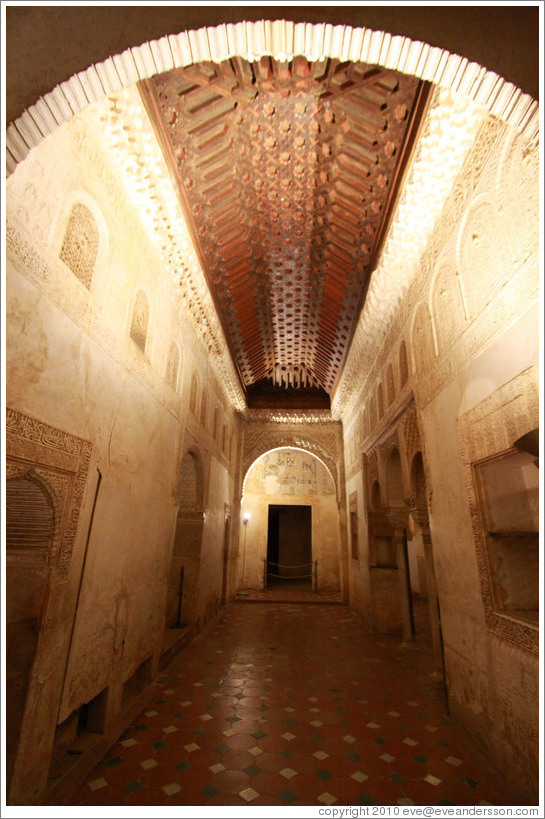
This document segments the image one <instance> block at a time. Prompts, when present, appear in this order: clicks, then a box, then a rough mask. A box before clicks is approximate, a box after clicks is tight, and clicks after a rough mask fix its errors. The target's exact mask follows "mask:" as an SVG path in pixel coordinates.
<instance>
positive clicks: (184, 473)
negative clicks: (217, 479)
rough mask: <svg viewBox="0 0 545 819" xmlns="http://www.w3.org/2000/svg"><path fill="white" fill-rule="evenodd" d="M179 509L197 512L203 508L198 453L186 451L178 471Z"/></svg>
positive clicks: (200, 464)
mask: <svg viewBox="0 0 545 819" xmlns="http://www.w3.org/2000/svg"><path fill="white" fill-rule="evenodd" d="M179 497H180V509H183V510H184V511H191V512H197V511H201V510H202V508H203V479H202V463H201V458H200V455H199V453H198V452H196V451H195V450H193V449H190V450H188V451H187V452H186V453H185V455H184V457H183V459H182V466H181V470H180V487H179Z"/></svg>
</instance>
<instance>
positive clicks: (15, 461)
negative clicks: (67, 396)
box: [6, 409, 92, 585]
mask: <svg viewBox="0 0 545 819" xmlns="http://www.w3.org/2000/svg"><path fill="white" fill-rule="evenodd" d="M91 451H92V445H91V444H90V443H89V442H88V441H85V440H83V439H82V438H78V437H76V436H75V435H71V434H70V433H68V432H65V431H64V430H60V429H57V428H55V427H51V426H49V425H48V424H44V423H43V422H42V421H38V420H37V419H35V418H31V417H29V416H28V415H24V414H22V413H20V412H16V411H15V410H12V409H8V410H7V413H6V461H7V464H8V467H7V468H8V474H10V475H11V476H13V475H16V474H21V473H24V472H28V471H30V470H32V471H33V472H35V473H36V474H37V475H39V477H40V478H41V480H43V481H44V482H45V483H46V485H47V486H48V487H49V488H50V491H51V492H52V494H53V495H54V497H55V500H56V509H57V514H58V517H59V520H58V521H56V524H58V525H56V531H57V533H58V539H55V542H54V544H53V552H52V555H51V566H52V570H53V582H54V583H55V584H56V585H61V584H64V583H66V581H67V579H68V572H69V568H70V561H71V557H72V551H73V548H74V542H75V538H76V532H77V527H78V521H79V515H80V509H81V505H82V503H83V497H84V492H85V484H86V481H87V473H88V469H89V462H90V458H91Z"/></svg>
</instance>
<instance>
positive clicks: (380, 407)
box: [377, 381, 384, 421]
mask: <svg viewBox="0 0 545 819" xmlns="http://www.w3.org/2000/svg"><path fill="white" fill-rule="evenodd" d="M377 413H378V420H379V421H380V419H381V418H382V417H383V415H384V387H383V386H382V381H379V385H378V387H377Z"/></svg>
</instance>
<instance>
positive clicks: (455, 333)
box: [343, 121, 539, 800]
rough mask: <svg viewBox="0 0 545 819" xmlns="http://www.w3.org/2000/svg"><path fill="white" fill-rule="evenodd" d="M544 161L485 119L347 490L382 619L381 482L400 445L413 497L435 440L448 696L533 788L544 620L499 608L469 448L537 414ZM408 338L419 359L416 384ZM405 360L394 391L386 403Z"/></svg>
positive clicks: (436, 536)
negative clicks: (354, 503)
mask: <svg viewBox="0 0 545 819" xmlns="http://www.w3.org/2000/svg"><path fill="white" fill-rule="evenodd" d="M536 159H537V155H536V153H535V149H534V148H532V147H531V146H528V145H524V144H521V140H520V139H519V138H518V137H517V136H516V134H514V133H513V132H511V131H510V130H509V129H508V128H505V129H502V127H501V126H500V125H499V124H498V123H496V122H494V121H489V122H488V123H485V125H484V127H483V128H482V130H481V133H480V135H479V137H478V139H477V142H476V146H475V148H474V150H473V152H472V154H471V155H470V156H469V157H468V160H467V161H466V165H465V168H464V170H463V173H462V174H461V176H460V178H459V180H458V182H457V184H456V185H455V188H454V190H453V193H452V194H451V196H450V199H449V201H448V202H447V204H446V205H445V207H444V209H443V213H442V215H441V218H440V219H439V221H438V223H437V224H436V226H435V229H434V232H433V235H432V237H431V239H430V241H429V243H428V248H427V250H426V251H425V253H424V254H423V256H422V258H421V260H420V264H419V269H418V270H417V273H416V276H415V278H414V280H413V284H412V285H411V287H410V289H409V292H408V297H407V299H406V300H405V301H404V303H403V304H401V305H400V307H399V310H398V312H397V315H396V317H395V319H394V321H393V322H392V325H391V327H389V329H388V332H387V333H386V336H385V342H384V344H383V346H382V349H381V350H380V352H379V354H378V356H377V359H376V362H375V365H374V367H373V368H372V370H371V371H370V372H369V374H368V377H367V378H366V379H364V380H362V385H361V393H360V396H361V400H360V402H359V403H358V404H357V406H356V408H355V409H354V410H353V411H351V412H350V413H345V416H344V419H343V421H344V428H345V439H344V444H345V459H346V471H347V498H349V497H350V495H351V494H353V493H357V498H358V505H359V508H360V509H361V510H362V512H361V513H360V514H359V543H360V560H359V561H358V562H356V561H354V560H352V561H351V565H350V590H351V597H350V600H351V604H352V605H353V606H354V607H355V608H356V609H357V610H358V611H360V612H361V614H362V615H363V616H364V617H365V618H367V619H368V620H369V621H370V622H372V620H373V604H374V603H373V600H372V593H371V592H370V586H369V579H368V578H369V568H368V564H369V543H368V537H367V518H368V514H369V513H368V510H369V508H370V504H371V497H370V494H371V486H372V484H373V482H374V481H377V482H378V483H379V484H380V490H381V496H382V500H381V505H383V506H384V507H386V506H388V503H389V498H388V453H389V452H390V451H391V449H392V447H396V448H397V449H398V450H399V451H400V453H401V458H402V466H403V490H404V495H405V498H406V499H407V505H408V508H411V503H412V502H414V501H411V497H413V498H414V496H415V491H416V490H415V486H414V485H413V483H412V479H411V466H412V463H413V458H414V455H415V453H417V452H420V453H422V455H423V458H424V467H425V478H426V498H425V500H426V505H427V512H428V514H429V528H430V533H431V541H432V550H433V568H434V571H435V577H436V583H437V595H438V600H439V605H440V613H441V628H442V638H443V645H444V669H445V675H446V682H447V689H448V696H449V704H450V707H451V709H452V712H453V713H454V714H455V715H456V716H457V717H458V718H459V719H460V720H461V721H462V722H463V723H464V724H465V725H466V727H467V728H468V729H469V730H470V732H471V733H472V734H474V735H475V736H476V737H477V738H478V740H479V741H480V742H481V745H482V747H483V748H484V749H486V751H487V752H488V753H489V754H490V755H491V756H492V758H493V759H494V760H495V761H496V763H497V764H498V765H499V767H500V769H501V770H502V771H503V772H504V773H505V776H506V777H508V778H509V779H510V780H511V781H512V782H513V783H514V785H515V786H518V787H520V788H522V790H523V792H525V794H526V795H527V796H528V798H529V800H535V798H536V794H537V787H538V732H537V724H538V702H539V697H538V658H537V654H536V650H537V631H536V627H535V626H532V625H526V624H524V623H523V622H515V623H513V622H512V618H511V619H510V618H509V617H507V618H506V617H505V616H504V615H503V614H502V613H501V612H499V613H498V611H497V608H495V603H494V600H493V599H492V597H491V592H490V589H489V580H487V578H486V576H485V575H486V570H485V561H484V559H483V558H482V552H483V548H484V546H483V539H482V536H481V534H480V529H479V527H480V526H481V524H480V517H479V515H478V513H477V512H475V511H474V507H475V502H474V501H473V506H472V501H471V499H472V497H473V496H474V494H475V492H476V490H475V487H474V486H473V479H472V477H471V474H472V473H471V461H472V460H476V459H477V456H476V455H475V454H474V455H470V454H467V453H470V452H473V453H482V454H481V457H483V456H485V455H486V456H489V455H493V454H495V453H496V452H502V451H504V450H509V448H510V447H512V446H513V443H514V441H515V440H516V439H517V438H518V437H519V435H521V434H523V433H525V432H528V431H529V430H530V429H532V428H533V427H535V426H538V415H537V383H538V381H537V372H538V363H539V306H538V292H539V275H538V235H537V224H538V221H537V201H538V199H537V190H538V175H537V164H536ZM402 343H404V344H405V345H406V347H407V351H408V361H409V374H408V380H407V381H406V382H405V383H403V379H402V377H401V373H400V355H399V351H400V345H401V344H402ZM390 365H391V366H392V371H391V372H392V373H393V376H394V388H395V389H394V392H395V396H394V397H393V400H390V401H388V400H385V402H384V404H383V406H382V408H381V407H380V396H379V392H380V391H382V395H386V393H387V385H388V380H389V379H390V383H391V374H390V373H389V372H388V369H389V366H390ZM413 401H414V403H413ZM487 402H489V403H490V402H491V404H490V408H488V406H489V404H488V403H487ZM509 407H511V409H509ZM475 413H476V415H475ZM474 416H475V419H474ZM487 419H488V420H487ZM411 525H412V526H414V521H413V522H412V523H411ZM523 582H524V581H523ZM507 621H509V622H507Z"/></svg>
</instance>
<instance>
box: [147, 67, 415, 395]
mask: <svg viewBox="0 0 545 819" xmlns="http://www.w3.org/2000/svg"><path fill="white" fill-rule="evenodd" d="M141 91H142V96H143V98H144V100H145V102H146V105H147V107H148V111H149V112H150V115H151V117H152V120H153V122H154V125H155V128H156V132H157V134H158V137H159V140H160V142H161V145H162V148H163V151H164V154H165V157H166V159H167V162H168V164H169V167H170V169H171V172H172V175H173V179H174V181H175V184H176V186H177V188H178V191H179V194H180V198H181V201H182V204H183V206H184V209H185V212H186V216H187V218H188V221H189V224H190V229H191V231H192V233H193V238H194V241H195V244H196V247H197V250H198V252H199V255H200V258H201V263H202V265H203V268H204V271H205V274H206V276H207V279H208V283H209V286H210V289H211V292H212V295H213V297H214V300H215V303H216V307H217V309H218V313H219V315H220V318H221V321H222V324H223V327H224V331H225V334H226V337H227V340H228V343H229V345H230V348H231V353H232V355H233V358H234V361H235V363H236V366H237V368H238V371H239V374H240V378H241V382H242V385H243V387H244V389H245V393H246V397H247V401H248V405H249V406H268V407H272V406H274V407H299V408H301V407H303V408H305V407H309V408H310V407H327V406H329V401H330V396H331V395H332V393H333V391H334V389H335V385H336V383H337V380H338V378H339V376H340V373H341V369H342V366H343V362H344V360H345V356H346V354H347V351H348V348H349V345H350V341H351V338H352V334H353V332H354V329H355V325H356V322H357V318H358V315H359V312H360V310H361V307H362V305H363V301H364V298H365V293H366V291H367V285H368V282H369V277H370V275H371V272H372V271H373V269H374V268H375V267H376V264H377V259H378V256H379V254H380V250H381V247H382V245H383V242H384V238H385V235H386V232H387V229H388V225H389V221H390V218H391V215H392V211H393V206H394V203H395V198H396V195H397V193H398V190H399V186H400V181H401V179H402V176H403V172H404V170H405V168H406V166H407V162H408V158H409V155H410V151H411V148H412V145H413V143H414V141H415V138H416V134H417V131H418V128H419V124H420V122H421V120H422V117H423V113H424V110H425V107H426V103H427V97H428V91H429V86H428V85H427V84H425V83H422V82H421V81H420V80H418V79H416V78H414V77H411V76H407V75H403V74H399V73H396V72H393V71H389V70H386V69H383V68H380V67H377V66H369V65H366V64H363V63H340V62H339V61H335V60H324V61H321V62H314V63H313V62H309V61H308V60H306V59H305V58H303V57H298V58H295V59H294V60H293V61H292V62H290V63H281V62H277V61H275V60H273V59H270V58H263V59H261V60H260V61H258V62H253V63H250V62H248V61H245V60H243V59H240V58H234V59H231V60H229V61H226V62H223V63H220V64H215V63H211V62H207V63H200V64H196V65H191V66H189V67H187V68H183V69H175V70H174V71H170V72H168V73H166V74H162V75H159V76H157V77H155V78H154V79H153V80H150V81H147V82H146V83H145V84H144V85H143V87H142V88H141Z"/></svg>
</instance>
